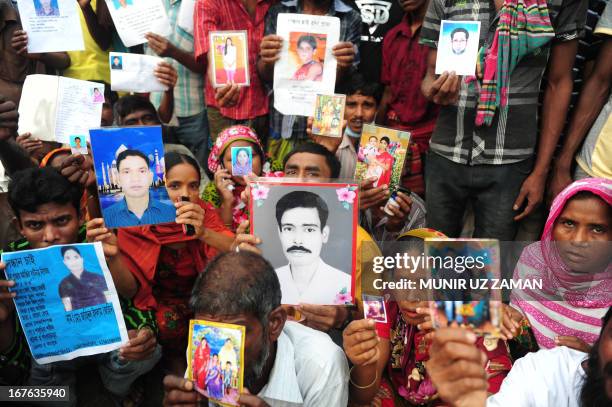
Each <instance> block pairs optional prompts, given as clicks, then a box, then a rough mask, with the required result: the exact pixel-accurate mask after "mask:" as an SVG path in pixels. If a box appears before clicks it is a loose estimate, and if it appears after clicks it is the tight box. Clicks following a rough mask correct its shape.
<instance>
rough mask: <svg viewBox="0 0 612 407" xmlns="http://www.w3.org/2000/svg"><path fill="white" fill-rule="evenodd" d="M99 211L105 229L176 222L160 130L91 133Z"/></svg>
mask: <svg viewBox="0 0 612 407" xmlns="http://www.w3.org/2000/svg"><path fill="white" fill-rule="evenodd" d="M90 137H91V148H92V154H93V158H94V168H95V172H96V181H97V183H98V195H99V196H100V207H101V209H102V214H103V216H104V221H105V224H106V227H109V228H117V227H127V226H140V225H150V224H159V223H169V222H174V220H175V218H176V210H175V208H174V206H173V204H172V203H171V202H170V198H169V197H168V192H167V191H166V187H165V184H164V171H165V168H164V146H163V144H162V138H161V128H160V127H127V128H105V129H95V130H90Z"/></svg>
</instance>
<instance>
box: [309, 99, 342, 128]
mask: <svg viewBox="0 0 612 407" xmlns="http://www.w3.org/2000/svg"><path fill="white" fill-rule="evenodd" d="M345 101H346V96H345V95H317V100H316V102H315V113H314V120H313V122H312V134H316V135H317V136H325V137H342V120H343V119H344V105H345Z"/></svg>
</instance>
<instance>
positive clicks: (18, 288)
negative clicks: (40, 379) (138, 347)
mask: <svg viewBox="0 0 612 407" xmlns="http://www.w3.org/2000/svg"><path fill="white" fill-rule="evenodd" d="M2 261H3V262H4V263H5V264H6V270H5V272H6V277H7V278H8V279H11V280H14V281H15V286H14V287H12V288H11V289H10V290H11V291H12V292H15V293H16V294H17V296H16V297H15V306H16V309H17V313H18V315H19V319H20V321H21V326H22V328H23V330H24V333H25V336H26V339H27V341H28V345H29V349H30V352H31V354H32V356H33V357H34V359H35V360H36V361H37V362H38V363H40V364H46V363H51V362H55V361H59V360H71V359H74V358H76V357H79V356H86V355H95V354H99V353H105V352H109V351H112V350H114V349H117V348H119V347H120V346H121V344H122V343H123V342H125V341H127V340H128V336H127V331H126V328H125V322H124V321H123V318H122V312H121V307H120V304H119V298H118V295H117V291H116V290H115V286H114V284H113V280H112V276H111V274H110V271H109V270H108V266H107V265H106V260H105V258H104V251H103V249H102V244H101V243H99V242H96V243H79V244H71V245H57V246H50V247H47V248H42V249H33V250H23V251H18V252H12V253H3V254H2Z"/></svg>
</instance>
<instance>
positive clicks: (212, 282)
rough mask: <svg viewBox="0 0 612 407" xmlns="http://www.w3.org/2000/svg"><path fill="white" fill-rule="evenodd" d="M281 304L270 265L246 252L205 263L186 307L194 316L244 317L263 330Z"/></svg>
mask: <svg viewBox="0 0 612 407" xmlns="http://www.w3.org/2000/svg"><path fill="white" fill-rule="evenodd" d="M280 303H281V289H280V283H279V281H278V277H277V276H276V272H275V271H274V268H273V267H272V265H271V264H270V263H269V262H268V261H267V260H266V259H264V258H263V257H261V256H260V255H258V254H255V253H251V252H248V251H242V252H238V253H236V252H229V253H224V254H221V255H219V256H217V257H216V258H214V259H213V260H212V261H211V262H209V263H208V265H207V266H206V269H205V270H204V272H203V273H201V274H200V275H199V276H198V278H197V279H196V281H195V284H194V286H193V290H192V292H191V299H190V301H189V304H190V305H191V308H192V309H193V311H194V312H195V313H196V314H207V315H213V316H217V315H219V316H221V315H238V314H248V315H253V316H254V317H256V318H257V319H258V320H259V322H260V323H261V324H262V325H263V326H264V328H265V327H266V326H267V323H268V315H269V314H270V312H272V311H273V310H274V309H276V308H278V307H279V306H280Z"/></svg>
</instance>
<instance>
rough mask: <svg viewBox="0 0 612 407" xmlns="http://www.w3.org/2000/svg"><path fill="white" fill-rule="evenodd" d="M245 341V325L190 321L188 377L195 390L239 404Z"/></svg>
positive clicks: (212, 398)
mask: <svg viewBox="0 0 612 407" xmlns="http://www.w3.org/2000/svg"><path fill="white" fill-rule="evenodd" d="M244 341H245V328H244V326H241V325H233V324H224V323H218V322H209V321H203V320H191V321H190V322H189V344H188V347H187V355H188V356H187V378H188V379H189V380H192V381H193V383H194V385H195V388H196V390H197V391H198V392H200V393H202V394H203V395H204V396H205V397H207V398H208V399H209V400H211V401H214V402H216V403H219V404H221V405H225V406H239V405H240V404H239V403H238V398H239V397H240V394H241V393H242V389H243V386H244Z"/></svg>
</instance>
